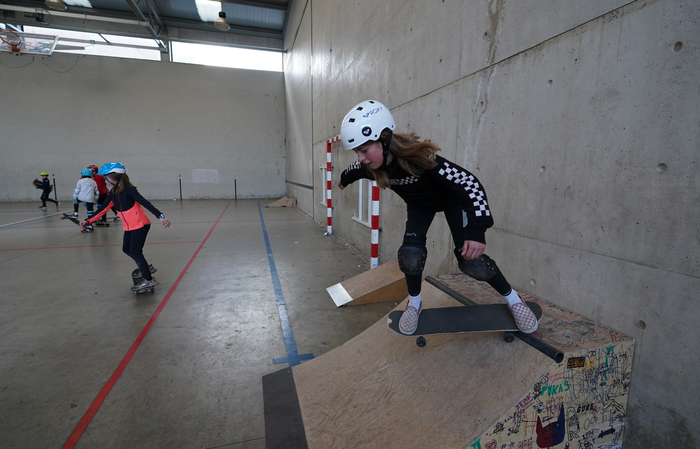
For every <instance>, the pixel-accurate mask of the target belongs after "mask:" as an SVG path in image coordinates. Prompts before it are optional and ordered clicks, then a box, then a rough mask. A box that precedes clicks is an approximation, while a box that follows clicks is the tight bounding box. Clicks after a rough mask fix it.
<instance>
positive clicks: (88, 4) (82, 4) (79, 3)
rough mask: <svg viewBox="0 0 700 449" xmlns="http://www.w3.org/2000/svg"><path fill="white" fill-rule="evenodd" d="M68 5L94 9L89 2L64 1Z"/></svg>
mask: <svg viewBox="0 0 700 449" xmlns="http://www.w3.org/2000/svg"><path fill="white" fill-rule="evenodd" d="M64 1H65V2H66V3H67V4H69V5H71V6H82V7H83V8H92V4H91V3H90V1H89V0H64Z"/></svg>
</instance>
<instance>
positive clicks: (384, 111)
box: [340, 100, 396, 150]
mask: <svg viewBox="0 0 700 449" xmlns="http://www.w3.org/2000/svg"><path fill="white" fill-rule="evenodd" d="M387 128H389V129H390V130H391V131H394V129H395V128H396V122H395V121H394V117H393V116H392V115H391V112H389V109H388V108H387V107H386V106H384V105H383V104H381V103H380V102H378V101H374V100H366V101H363V102H362V103H359V104H358V105H356V106H355V107H354V108H352V109H351V110H350V112H348V113H347V114H346V115H345V118H343V121H342V123H341V124H340V140H341V141H342V142H343V147H344V148H345V149H346V150H353V149H355V148H357V147H359V146H360V145H362V144H364V143H366V142H369V141H370V140H371V141H375V140H379V136H380V135H381V134H382V131H384V130H385V129H387Z"/></svg>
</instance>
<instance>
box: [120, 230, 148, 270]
mask: <svg viewBox="0 0 700 449" xmlns="http://www.w3.org/2000/svg"><path fill="white" fill-rule="evenodd" d="M150 229H151V225H146V226H144V227H142V228H139V229H134V230H133V231H124V243H123V244H122V251H124V254H126V255H127V256H129V257H131V258H132V259H134V262H136V265H137V266H138V267H139V270H141V275H142V276H143V278H144V279H146V280H147V281H150V280H151V279H153V277H152V276H151V270H149V269H148V262H146V258H145V257H143V245H145V244H146V236H147V235H148V231H149V230H150Z"/></svg>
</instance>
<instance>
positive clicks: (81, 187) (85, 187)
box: [73, 168, 97, 220]
mask: <svg viewBox="0 0 700 449" xmlns="http://www.w3.org/2000/svg"><path fill="white" fill-rule="evenodd" d="M95 198H97V184H96V183H95V180H94V179H92V170H90V169H89V168H84V169H82V170H81V171H80V179H79V180H78V183H77V184H76V186H75V191H74V192H73V216H74V217H75V218H78V210H79V209H80V203H81V202H83V203H85V208H86V209H87V218H88V220H89V219H90V217H92V213H93V207H94V206H95Z"/></svg>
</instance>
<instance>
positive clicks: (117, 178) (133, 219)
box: [80, 162, 170, 292]
mask: <svg viewBox="0 0 700 449" xmlns="http://www.w3.org/2000/svg"><path fill="white" fill-rule="evenodd" d="M97 173H98V174H100V175H102V176H104V177H105V182H106V184H107V186H108V187H109V189H110V190H109V193H108V194H107V198H106V199H105V204H106V206H104V207H103V208H102V209H101V210H100V211H99V212H98V213H97V214H95V216H94V217H92V218H88V219H87V220H86V221H81V222H80V226H83V227H85V226H89V225H90V224H92V223H94V222H95V221H97V220H99V219H100V217H102V216H103V215H104V214H106V213H107V211H108V210H110V209H112V208H114V209H115V210H116V211H117V213H118V214H119V218H121V222H122V226H123V227H124V240H123V243H122V251H123V252H124V253H125V254H126V255H128V256H129V257H131V258H132V259H133V260H134V262H136V266H137V267H138V270H135V271H134V273H132V276H133V277H134V278H135V279H139V281H138V283H136V282H135V283H136V285H134V286H133V287H132V288H131V290H133V291H135V292H138V291H142V290H145V289H149V288H152V287H155V286H156V285H158V281H156V278H154V277H153V276H151V274H152V273H155V272H156V269H155V268H153V265H149V263H148V262H147V261H146V258H145V257H144V255H143V246H144V245H145V244H146V236H147V235H148V231H149V230H150V229H151V221H150V220H149V219H148V217H147V216H146V213H145V212H144V211H143V207H145V208H146V209H148V211H149V212H151V213H152V214H153V215H154V216H156V217H158V220H159V221H160V222H161V224H162V225H163V226H165V227H166V228H168V227H170V222H169V221H168V220H167V219H166V218H165V215H163V214H162V213H161V212H160V211H159V210H158V209H156V208H155V207H154V206H153V205H152V204H151V203H150V202H149V201H148V200H147V199H145V198H144V197H143V196H141V194H140V193H139V191H138V190H136V186H135V185H133V184H132V183H131V180H130V179H129V176H128V175H127V174H126V167H124V166H123V165H122V164H120V163H119V162H110V163H107V164H104V165H103V166H102V167H100V169H99V171H98V172H97ZM141 206H143V207H141Z"/></svg>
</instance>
